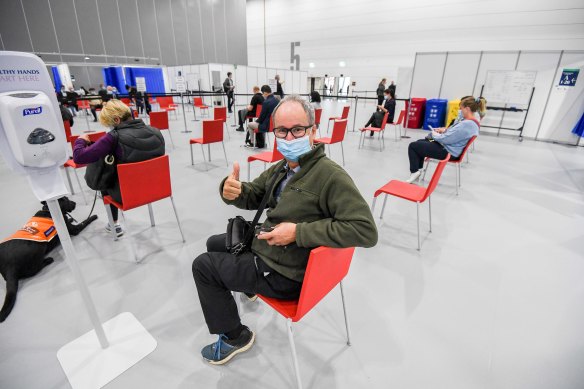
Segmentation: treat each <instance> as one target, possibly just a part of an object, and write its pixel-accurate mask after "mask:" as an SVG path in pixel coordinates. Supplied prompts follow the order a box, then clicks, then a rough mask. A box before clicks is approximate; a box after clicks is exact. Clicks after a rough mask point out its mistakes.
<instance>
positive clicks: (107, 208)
mask: <svg viewBox="0 0 584 389" xmlns="http://www.w3.org/2000/svg"><path fill="white" fill-rule="evenodd" d="M104 206H105V213H107V221H108V223H109V225H110V229H111V234H112V236H113V237H114V241H116V240H118V234H117V233H116V227H115V224H116V223H115V222H114V216H113V215H112V209H111V208H110V207H111V206H110V205H109V204H104Z"/></svg>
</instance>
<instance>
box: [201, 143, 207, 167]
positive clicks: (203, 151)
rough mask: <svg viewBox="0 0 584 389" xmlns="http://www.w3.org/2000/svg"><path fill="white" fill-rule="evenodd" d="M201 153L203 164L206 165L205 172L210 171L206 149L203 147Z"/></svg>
mask: <svg viewBox="0 0 584 389" xmlns="http://www.w3.org/2000/svg"><path fill="white" fill-rule="evenodd" d="M201 152H202V153H203V163H204V164H205V170H207V171H208V170H209V166H208V164H207V157H205V148H204V147H203V145H201Z"/></svg>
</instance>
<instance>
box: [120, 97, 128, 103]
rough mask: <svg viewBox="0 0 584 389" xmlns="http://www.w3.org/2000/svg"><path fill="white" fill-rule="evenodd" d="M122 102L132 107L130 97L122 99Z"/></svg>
mask: <svg viewBox="0 0 584 389" xmlns="http://www.w3.org/2000/svg"><path fill="white" fill-rule="evenodd" d="M120 101H121V102H122V103H124V104H126V105H130V99H129V98H128V97H122V98H121V99H120Z"/></svg>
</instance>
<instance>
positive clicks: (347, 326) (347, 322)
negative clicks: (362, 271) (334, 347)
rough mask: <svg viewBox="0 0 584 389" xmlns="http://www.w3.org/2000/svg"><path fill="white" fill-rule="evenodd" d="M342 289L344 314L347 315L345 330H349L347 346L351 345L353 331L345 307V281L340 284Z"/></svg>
mask: <svg viewBox="0 0 584 389" xmlns="http://www.w3.org/2000/svg"><path fill="white" fill-rule="evenodd" d="M339 286H340V288H341V300H342V301H343V313H344V315H345V328H346V329H347V346H350V345H351V331H350V330H349V318H348V315H347V307H346V305H345V294H344V293H343V281H341V282H340V283H339Z"/></svg>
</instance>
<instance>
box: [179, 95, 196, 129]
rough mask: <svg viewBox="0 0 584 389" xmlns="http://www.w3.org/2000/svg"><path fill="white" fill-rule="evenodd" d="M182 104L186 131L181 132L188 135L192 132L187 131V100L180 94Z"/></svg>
mask: <svg viewBox="0 0 584 389" xmlns="http://www.w3.org/2000/svg"><path fill="white" fill-rule="evenodd" d="M180 104H181V105H182V112H183V120H184V122H185V130H184V131H181V132H183V133H185V134H186V133H188V132H192V131H189V130H188V129H187V114H186V113H185V100H184V98H183V94H182V93H181V94H180ZM194 111H195V109H194V108H193V112H194Z"/></svg>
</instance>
